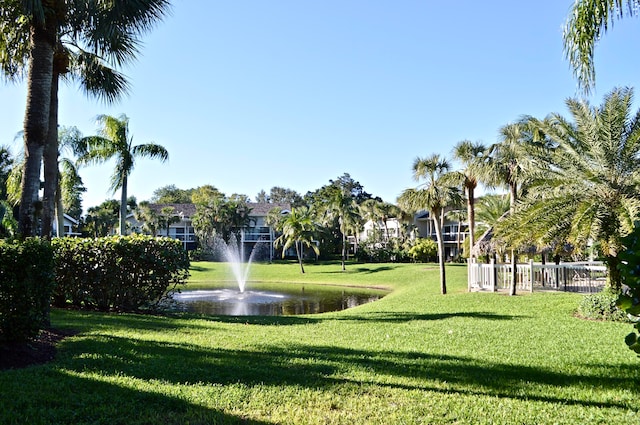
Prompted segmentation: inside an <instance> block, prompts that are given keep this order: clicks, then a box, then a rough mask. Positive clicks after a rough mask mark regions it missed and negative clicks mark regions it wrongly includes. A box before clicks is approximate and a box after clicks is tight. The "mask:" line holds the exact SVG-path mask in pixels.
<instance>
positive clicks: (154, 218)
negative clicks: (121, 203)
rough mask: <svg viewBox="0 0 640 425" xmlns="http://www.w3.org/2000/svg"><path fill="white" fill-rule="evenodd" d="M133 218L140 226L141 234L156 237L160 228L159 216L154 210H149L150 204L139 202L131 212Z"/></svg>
mask: <svg viewBox="0 0 640 425" xmlns="http://www.w3.org/2000/svg"><path fill="white" fill-rule="evenodd" d="M133 216H134V217H135V219H136V220H137V221H138V222H140V223H141V224H142V228H141V230H142V232H143V233H145V234H149V235H151V236H156V235H157V234H158V228H159V227H160V226H161V224H160V221H161V219H160V215H159V214H158V212H157V211H156V210H155V209H153V208H151V204H150V203H149V202H147V201H142V202H140V203H139V204H138V206H137V207H136V209H135V210H133ZM167 235H168V233H167Z"/></svg>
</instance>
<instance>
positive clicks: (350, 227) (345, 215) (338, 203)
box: [323, 185, 361, 271]
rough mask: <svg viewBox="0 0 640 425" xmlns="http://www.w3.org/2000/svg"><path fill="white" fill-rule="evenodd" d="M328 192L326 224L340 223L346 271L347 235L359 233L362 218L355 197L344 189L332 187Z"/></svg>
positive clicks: (342, 256)
mask: <svg viewBox="0 0 640 425" xmlns="http://www.w3.org/2000/svg"><path fill="white" fill-rule="evenodd" d="M328 190H329V191H330V192H329V193H330V195H329V196H330V197H329V203H328V204H327V205H325V206H324V211H323V213H324V218H325V221H326V222H330V221H333V220H337V221H338V228H339V230H340V234H341V235H342V253H341V266H342V271H344V270H346V265H345V262H346V256H347V235H348V233H349V232H352V233H355V232H357V229H358V228H359V227H360V225H359V223H360V219H361V217H360V214H359V212H358V205H357V204H356V202H355V200H354V199H353V196H351V194H350V193H348V192H347V191H346V190H345V189H344V188H342V187H341V186H338V185H332V186H330V187H329V189H328Z"/></svg>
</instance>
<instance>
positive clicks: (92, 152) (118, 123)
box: [78, 115, 169, 235]
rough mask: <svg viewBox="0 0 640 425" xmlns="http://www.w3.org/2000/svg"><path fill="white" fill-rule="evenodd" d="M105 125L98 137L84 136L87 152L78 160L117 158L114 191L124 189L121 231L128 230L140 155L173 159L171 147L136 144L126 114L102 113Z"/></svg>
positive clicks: (100, 160) (163, 160)
mask: <svg viewBox="0 0 640 425" xmlns="http://www.w3.org/2000/svg"><path fill="white" fill-rule="evenodd" d="M97 121H98V123H99V124H100V125H101V128H100V130H99V134H98V135H97V136H91V137H85V138H83V139H82V141H83V143H84V144H85V149H84V151H85V153H84V154H83V155H82V156H81V157H80V158H79V159H78V161H79V163H81V164H93V163H103V162H105V161H108V160H109V159H111V158H115V160H116V166H115V170H114V173H113V175H112V176H111V187H110V188H111V190H112V191H113V192H114V193H115V192H116V191H117V190H118V189H120V225H119V233H120V234H121V235H124V234H125V232H126V228H125V220H126V217H127V182H128V180H129V175H131V172H132V171H133V168H134V166H135V160H136V158H151V159H160V160H161V161H162V162H165V161H166V160H167V159H168V158H169V153H168V152H167V150H166V149H165V148H164V147H162V146H160V145H158V144H155V143H145V144H141V145H133V138H132V137H131V136H130V135H129V119H128V118H127V117H126V115H121V116H120V117H118V118H115V117H112V116H109V115H100V116H98V118H97Z"/></svg>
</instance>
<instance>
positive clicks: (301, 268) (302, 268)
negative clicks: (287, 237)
mask: <svg viewBox="0 0 640 425" xmlns="http://www.w3.org/2000/svg"><path fill="white" fill-rule="evenodd" d="M299 243H300V242H298V241H296V243H295V245H296V256H297V257H298V263H300V271H301V272H302V274H304V266H303V265H302V254H300V247H299V245H298V244H299Z"/></svg>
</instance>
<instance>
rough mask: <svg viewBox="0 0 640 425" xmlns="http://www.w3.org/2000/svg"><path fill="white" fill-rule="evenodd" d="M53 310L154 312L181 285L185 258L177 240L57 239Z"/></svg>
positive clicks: (185, 273)
mask: <svg viewBox="0 0 640 425" xmlns="http://www.w3.org/2000/svg"><path fill="white" fill-rule="evenodd" d="M52 244H53V248H54V255H55V275H56V276H55V277H56V289H55V292H54V305H56V306H59V307H63V306H67V305H69V304H71V305H73V306H75V307H78V308H87V309H97V310H101V311H108V310H118V311H141V310H148V309H156V308H157V307H158V306H159V304H160V302H161V301H162V299H163V298H165V297H166V295H167V294H168V293H169V292H171V291H173V290H175V288H176V286H177V285H179V284H184V283H185V280H186V279H187V277H188V275H189V258H188V254H187V252H186V251H185V250H184V248H183V247H182V243H181V242H180V241H179V240H177V239H170V238H154V237H151V236H143V235H132V236H112V237H103V238H97V239H80V238H57V239H54V240H53V241H52Z"/></svg>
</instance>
